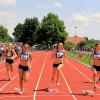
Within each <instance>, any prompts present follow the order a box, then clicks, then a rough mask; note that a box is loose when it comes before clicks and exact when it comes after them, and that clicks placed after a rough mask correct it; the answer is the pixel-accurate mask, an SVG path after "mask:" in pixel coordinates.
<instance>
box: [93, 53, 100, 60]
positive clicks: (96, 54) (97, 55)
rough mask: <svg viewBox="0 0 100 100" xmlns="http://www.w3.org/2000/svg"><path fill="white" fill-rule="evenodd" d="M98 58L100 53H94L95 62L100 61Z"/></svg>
mask: <svg viewBox="0 0 100 100" xmlns="http://www.w3.org/2000/svg"><path fill="white" fill-rule="evenodd" d="M96 57H100V52H98V53H96V52H94V55H93V58H94V59H95V60H100V58H96Z"/></svg>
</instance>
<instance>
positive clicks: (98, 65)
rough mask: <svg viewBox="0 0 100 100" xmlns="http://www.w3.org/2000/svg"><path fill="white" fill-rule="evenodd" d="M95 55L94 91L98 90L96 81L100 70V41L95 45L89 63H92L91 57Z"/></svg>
mask: <svg viewBox="0 0 100 100" xmlns="http://www.w3.org/2000/svg"><path fill="white" fill-rule="evenodd" d="M92 57H93V66H92V67H93V86H94V91H96V81H97V79H99V72H100V43H97V44H96V45H95V51H94V52H93V53H91V55H90V59H89V63H91V58H92Z"/></svg>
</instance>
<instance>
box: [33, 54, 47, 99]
mask: <svg viewBox="0 0 100 100" xmlns="http://www.w3.org/2000/svg"><path fill="white" fill-rule="evenodd" d="M47 55H48V53H47V54H46V57H45V60H44V63H43V65H42V69H41V72H40V75H39V79H38V81H37V85H36V87H35V90H37V89H38V86H39V83H40V79H41V76H42V73H43V70H44V67H45V63H46V60H47ZM33 96H34V97H33V100H36V91H35V92H34V94H33Z"/></svg>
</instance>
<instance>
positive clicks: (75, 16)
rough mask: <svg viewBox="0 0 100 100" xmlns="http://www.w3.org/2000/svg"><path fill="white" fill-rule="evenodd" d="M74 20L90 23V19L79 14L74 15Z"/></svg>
mask: <svg viewBox="0 0 100 100" xmlns="http://www.w3.org/2000/svg"><path fill="white" fill-rule="evenodd" d="M73 20H74V21H79V22H81V21H82V22H86V21H88V17H87V16H85V15H82V14H79V13H76V14H73Z"/></svg>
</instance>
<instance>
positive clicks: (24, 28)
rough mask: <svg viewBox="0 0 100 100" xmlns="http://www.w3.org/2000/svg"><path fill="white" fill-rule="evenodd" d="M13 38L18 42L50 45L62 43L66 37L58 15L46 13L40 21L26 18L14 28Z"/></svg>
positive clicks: (34, 18)
mask: <svg viewBox="0 0 100 100" xmlns="http://www.w3.org/2000/svg"><path fill="white" fill-rule="evenodd" d="M13 35H14V38H15V40H16V41H18V42H23V43H26V42H27V43H29V44H30V45H33V44H45V45H48V44H49V45H52V44H55V43H56V42H58V41H61V42H64V41H65V39H66V38H67V36H68V33H67V32H66V31H65V25H64V21H62V20H61V19H60V18H59V17H58V15H56V14H53V13H48V15H47V16H44V18H43V19H42V21H39V20H38V18H37V17H33V18H26V19H25V21H24V22H23V23H18V25H17V26H16V27H15V28H14V32H13Z"/></svg>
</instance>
